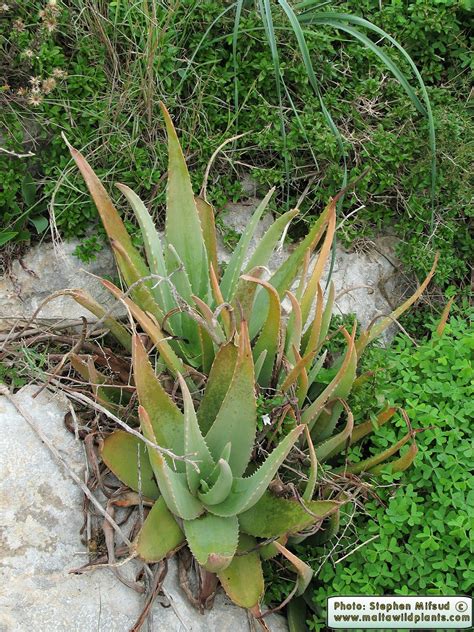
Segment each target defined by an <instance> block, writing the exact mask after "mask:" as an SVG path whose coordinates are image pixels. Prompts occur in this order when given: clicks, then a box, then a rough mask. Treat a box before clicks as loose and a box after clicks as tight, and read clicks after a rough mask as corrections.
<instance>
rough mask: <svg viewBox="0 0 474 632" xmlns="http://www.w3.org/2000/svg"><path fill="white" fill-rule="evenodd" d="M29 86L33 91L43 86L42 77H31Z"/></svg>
mask: <svg viewBox="0 0 474 632" xmlns="http://www.w3.org/2000/svg"><path fill="white" fill-rule="evenodd" d="M29 84H30V85H31V88H32V89H34V88H39V87H40V85H41V77H30V79H29Z"/></svg>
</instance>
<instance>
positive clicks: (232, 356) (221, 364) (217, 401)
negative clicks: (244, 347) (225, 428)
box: [197, 342, 238, 435]
mask: <svg viewBox="0 0 474 632" xmlns="http://www.w3.org/2000/svg"><path fill="white" fill-rule="evenodd" d="M237 356H238V348H237V347H236V346H235V344H234V343H233V342H229V343H227V344H225V345H222V347H221V348H220V349H219V351H218V352H217V354H216V357H215V359H214V362H213V364H212V368H211V372H210V373H209V377H208V379H207V383H206V389H205V391H204V396H203V398H202V401H201V404H200V405H199V408H198V411H197V416H198V421H199V426H200V428H201V430H202V432H203V434H204V435H206V434H207V432H208V431H209V429H210V427H211V426H212V424H213V423H214V420H215V418H216V417H217V413H218V412H219V410H220V408H221V406H222V402H223V401H224V398H225V396H226V395H227V391H228V390H229V387H230V384H231V382H232V377H233V375H234V372H235V364H236V362H237Z"/></svg>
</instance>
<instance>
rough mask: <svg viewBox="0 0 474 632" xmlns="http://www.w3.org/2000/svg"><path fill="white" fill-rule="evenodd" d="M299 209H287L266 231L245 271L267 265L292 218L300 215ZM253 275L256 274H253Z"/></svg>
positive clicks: (249, 271) (249, 272)
mask: <svg viewBox="0 0 474 632" xmlns="http://www.w3.org/2000/svg"><path fill="white" fill-rule="evenodd" d="M298 213H299V210H298V209H297V208H294V209H292V210H291V211H287V212H286V213H284V214H283V215H281V216H280V217H279V218H278V219H276V220H275V221H274V222H273V224H272V225H271V226H270V228H269V229H268V230H267V231H266V232H265V234H264V235H263V237H262V238H261V239H260V241H259V242H258V245H257V247H256V248H255V250H254V252H253V254H252V256H251V257H250V259H249V262H248V263H247V265H246V267H245V272H247V273H248V274H251V270H252V269H253V268H256V267H260V266H266V265H268V262H269V260H270V257H271V256H272V254H273V251H274V250H275V248H276V246H277V244H278V243H279V242H280V240H281V239H282V237H284V235H285V231H286V228H287V226H288V224H289V223H290V222H291V220H292V219H293V218H294V217H295V216H296V215H298ZM251 276H254V275H253V274H251Z"/></svg>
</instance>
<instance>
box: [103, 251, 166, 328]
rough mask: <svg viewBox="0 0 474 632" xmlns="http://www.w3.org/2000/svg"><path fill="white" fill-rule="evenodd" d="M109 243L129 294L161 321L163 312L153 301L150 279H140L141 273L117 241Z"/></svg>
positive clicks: (143, 308)
mask: <svg viewBox="0 0 474 632" xmlns="http://www.w3.org/2000/svg"><path fill="white" fill-rule="evenodd" d="M110 243H111V246H112V250H113V251H114V254H115V259H116V260H117V264H118V266H119V268H120V270H121V271H122V274H123V277H124V279H125V282H126V284H127V286H128V287H129V288H131V290H130V294H131V296H132V298H133V300H134V302H135V303H136V304H137V305H138V306H139V307H140V308H141V309H142V310H143V311H145V312H149V313H151V314H153V316H155V318H158V319H159V320H160V321H161V320H162V319H163V312H162V311H161V309H160V307H159V305H158V303H157V302H156V301H155V297H154V296H153V293H152V291H151V289H150V285H151V283H150V281H149V280H147V281H143V280H142V275H141V274H140V273H139V271H138V270H137V268H136V267H135V265H134V264H133V262H132V260H131V259H130V257H129V256H128V254H127V252H126V251H125V250H124V248H123V247H122V245H121V244H119V242H118V241H111V242H110Z"/></svg>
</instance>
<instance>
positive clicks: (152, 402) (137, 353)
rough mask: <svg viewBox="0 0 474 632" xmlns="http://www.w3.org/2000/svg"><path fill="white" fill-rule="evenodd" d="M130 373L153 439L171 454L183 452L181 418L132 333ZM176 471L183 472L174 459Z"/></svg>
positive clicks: (182, 468) (144, 351)
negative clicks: (148, 418) (131, 371)
mask: <svg viewBox="0 0 474 632" xmlns="http://www.w3.org/2000/svg"><path fill="white" fill-rule="evenodd" d="M132 363H133V375H134V378H135V386H136V388H137V394H138V399H139V402H140V404H141V405H142V406H143V408H145V410H146V411H147V413H148V415H149V417H150V422H151V425H152V426H153V433H154V435H155V437H156V442H157V443H158V445H160V446H162V447H163V448H168V449H169V450H171V451H172V452H174V454H184V451H185V449H184V417H183V413H182V412H181V411H180V410H179V408H178V407H177V406H176V404H175V403H174V402H173V400H172V399H171V398H170V397H169V395H168V393H167V392H166V391H165V390H164V388H163V386H162V385H161V382H160V380H159V378H158V377H157V376H156V375H155V371H154V369H153V367H152V365H151V364H150V361H149V359H148V353H147V352H146V349H145V347H144V346H143V342H142V341H141V338H140V336H139V335H138V334H135V335H134V336H133V347H132ZM176 466H177V468H178V471H184V466H183V463H182V462H179V461H178V462H177V463H176Z"/></svg>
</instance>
